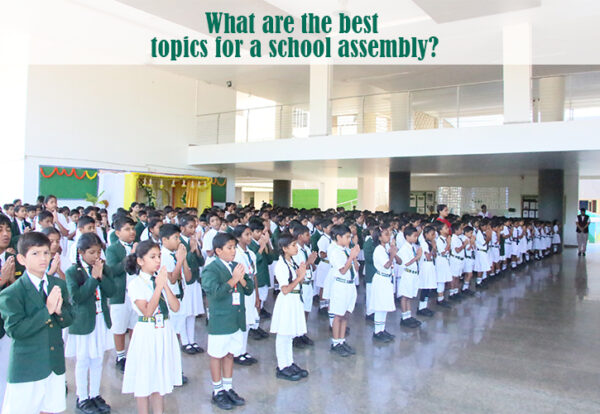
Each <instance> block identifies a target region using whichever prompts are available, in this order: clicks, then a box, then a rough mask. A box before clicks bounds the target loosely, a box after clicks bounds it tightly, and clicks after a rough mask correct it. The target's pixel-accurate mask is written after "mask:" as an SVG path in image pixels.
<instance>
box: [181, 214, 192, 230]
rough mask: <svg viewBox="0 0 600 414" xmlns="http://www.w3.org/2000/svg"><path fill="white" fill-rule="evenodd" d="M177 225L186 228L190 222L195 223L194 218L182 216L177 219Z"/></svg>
mask: <svg viewBox="0 0 600 414" xmlns="http://www.w3.org/2000/svg"><path fill="white" fill-rule="evenodd" d="M178 220H179V225H180V226H181V227H183V226H187V225H188V224H189V223H191V222H195V221H196V217H194V216H192V215H190V214H183V215H181V216H180V217H179V219H178Z"/></svg>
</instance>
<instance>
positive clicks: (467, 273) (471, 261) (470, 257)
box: [461, 226, 476, 296]
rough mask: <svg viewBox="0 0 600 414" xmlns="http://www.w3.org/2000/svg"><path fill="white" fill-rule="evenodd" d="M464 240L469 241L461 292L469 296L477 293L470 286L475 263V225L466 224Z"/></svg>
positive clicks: (466, 249)
mask: <svg viewBox="0 0 600 414" xmlns="http://www.w3.org/2000/svg"><path fill="white" fill-rule="evenodd" d="M461 239H462V241H463V242H467V244H466V245H465V266H464V268H463V275H464V280H465V282H464V283H463V285H462V289H461V293H462V294H463V295H467V296H473V295H474V294H475V293H474V292H473V291H472V290H471V289H470V288H469V287H470V284H471V279H472V278H473V267H474V265H475V249H476V247H475V235H474V234H473V227H471V226H465V227H464V229H463V234H462V236H461Z"/></svg>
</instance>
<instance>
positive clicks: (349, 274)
mask: <svg viewBox="0 0 600 414" xmlns="http://www.w3.org/2000/svg"><path fill="white" fill-rule="evenodd" d="M331 239H332V241H333V243H332V247H331V248H330V249H329V250H328V252H329V254H328V256H327V257H328V259H329V260H330V263H331V273H332V278H333V282H332V286H331V297H330V302H329V312H330V313H332V314H333V315H334V319H333V325H332V340H331V341H332V344H331V350H332V351H333V352H335V353H336V354H338V355H339V356H342V357H347V356H349V355H354V354H355V353H356V352H355V351H354V349H353V348H352V347H351V346H350V345H348V344H347V343H346V327H347V326H348V317H349V315H350V314H351V313H352V312H353V311H354V306H355V305H356V285H355V284H354V277H355V276H356V272H358V262H356V258H357V257H358V253H359V252H360V246H358V245H356V246H354V247H353V248H352V249H350V248H349V247H350V229H348V227H347V226H345V225H343V224H338V225H337V226H333V227H332V228H331Z"/></svg>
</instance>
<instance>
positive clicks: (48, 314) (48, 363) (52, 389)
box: [0, 232, 73, 414]
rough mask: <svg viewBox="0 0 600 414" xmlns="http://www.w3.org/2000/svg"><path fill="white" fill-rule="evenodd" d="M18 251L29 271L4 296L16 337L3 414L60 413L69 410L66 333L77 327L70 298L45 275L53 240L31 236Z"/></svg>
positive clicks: (0, 296)
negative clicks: (66, 380) (63, 334)
mask: <svg viewBox="0 0 600 414" xmlns="http://www.w3.org/2000/svg"><path fill="white" fill-rule="evenodd" d="M18 251H19V254H18V255H17V259H18V261H19V262H20V263H21V264H22V265H23V266H25V269H26V271H25V273H24V274H23V276H22V277H20V278H19V279H17V281H16V282H15V283H13V284H12V285H11V286H9V287H7V288H6V289H4V290H2V292H1V293H0V314H2V318H3V319H4V328H5V329H6V334H7V335H8V336H9V337H10V338H12V345H11V348H10V356H9V370H8V384H7V386H6V393H5V394H4V403H3V406H2V412H3V413H36V414H37V413H39V412H46V413H59V412H62V411H64V410H65V409H66V398H65V395H66V392H65V391H66V389H65V357H64V348H63V340H62V329H63V328H66V327H68V326H69V325H71V323H72V322H73V311H72V309H71V305H70V302H69V293H68V291H67V286H66V284H65V282H64V281H63V280H61V279H58V278H55V277H50V278H49V277H47V276H46V269H47V268H48V264H49V262H50V241H49V240H48V237H46V236H45V235H44V234H42V233H38V232H29V233H26V234H24V235H23V236H22V237H21V239H20V240H19V244H18ZM24 367H26V368H27V369H24Z"/></svg>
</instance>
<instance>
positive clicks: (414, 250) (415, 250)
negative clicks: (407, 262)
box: [412, 245, 419, 272]
mask: <svg viewBox="0 0 600 414" xmlns="http://www.w3.org/2000/svg"><path fill="white" fill-rule="evenodd" d="M412 249H413V253H414V255H415V257H417V248H416V247H415V246H414V245H413V248H412ZM415 263H416V264H417V272H418V271H419V261H418V260H417V261H416V262H415Z"/></svg>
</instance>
